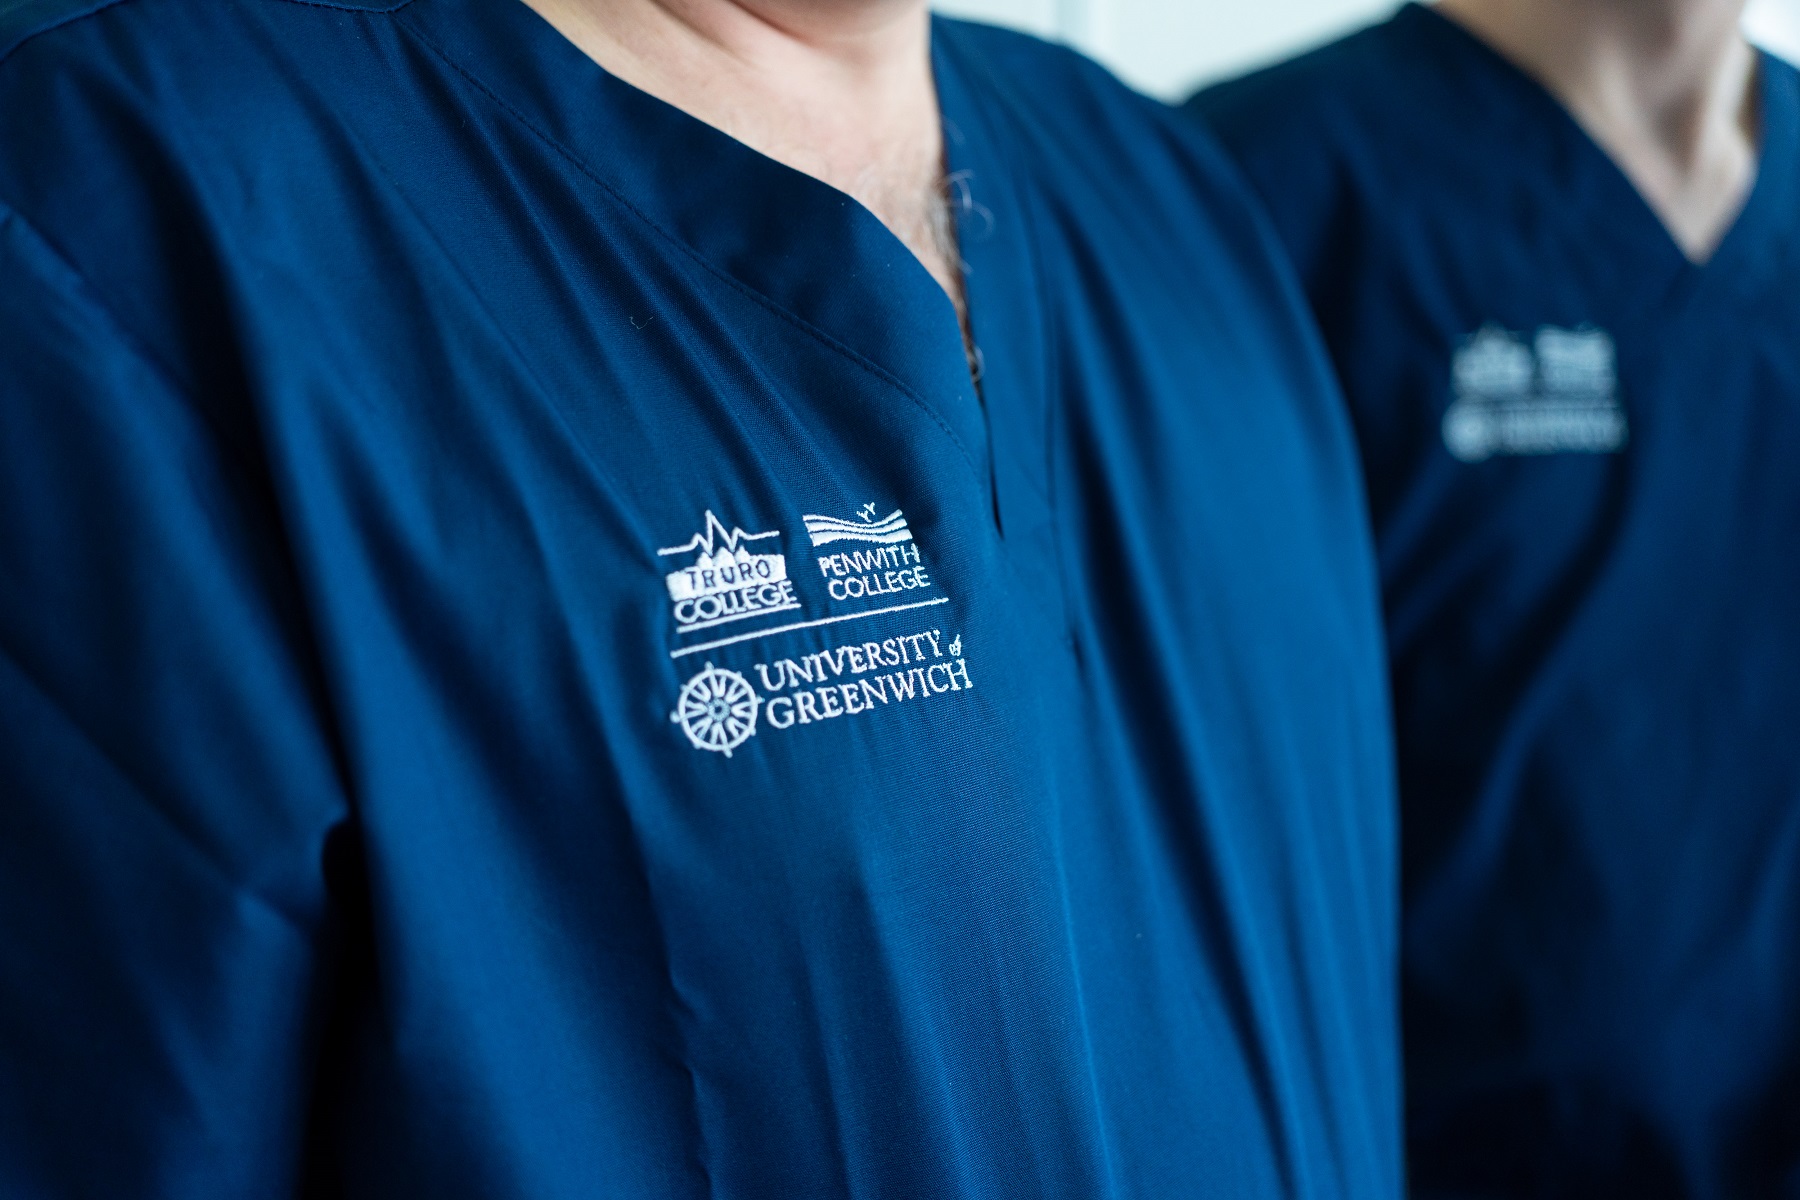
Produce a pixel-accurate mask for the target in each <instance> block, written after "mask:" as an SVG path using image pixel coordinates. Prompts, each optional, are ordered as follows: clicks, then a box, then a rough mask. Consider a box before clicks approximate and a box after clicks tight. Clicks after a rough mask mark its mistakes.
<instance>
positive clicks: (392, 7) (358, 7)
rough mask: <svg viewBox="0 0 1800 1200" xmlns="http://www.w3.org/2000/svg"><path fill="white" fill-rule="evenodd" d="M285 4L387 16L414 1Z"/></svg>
mask: <svg viewBox="0 0 1800 1200" xmlns="http://www.w3.org/2000/svg"><path fill="white" fill-rule="evenodd" d="M281 2H282V3H283V4H298V5H300V6H301V7H303V8H329V9H334V10H336V11H338V12H366V13H377V14H383V15H385V14H387V13H391V12H399V11H400V10H401V9H403V8H405V7H406V6H407V5H409V4H411V3H412V2H413V0H369V2H368V3H366V4H358V3H357V2H356V0H281Z"/></svg>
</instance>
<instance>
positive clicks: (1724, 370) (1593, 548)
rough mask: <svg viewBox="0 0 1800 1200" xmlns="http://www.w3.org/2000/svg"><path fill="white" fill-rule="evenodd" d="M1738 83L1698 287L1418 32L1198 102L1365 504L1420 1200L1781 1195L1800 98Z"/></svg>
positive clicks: (1689, 268)
mask: <svg viewBox="0 0 1800 1200" xmlns="http://www.w3.org/2000/svg"><path fill="white" fill-rule="evenodd" d="M1757 69H1758V72H1759V79H1758V84H1757V86H1758V89H1759V90H1758V98H1759V101H1760V103H1759V109H1760V114H1759V116H1760V119H1759V126H1760V144H1761V151H1760V164H1759V168H1758V174H1757V178H1756V181H1755V185H1754V189H1753V191H1752V192H1751V194H1750V196H1749V199H1748V201H1747V204H1746V206H1745V208H1744V209H1743V211H1742V213H1741V214H1740V215H1739V216H1738V218H1737V221H1736V224H1735V225H1734V226H1733V228H1732V229H1731V230H1730V232H1729V234H1728V235H1727V236H1726V238H1725V240H1724V242H1723V244H1722V245H1721V246H1720V247H1719V248H1718V250H1717V253H1716V254H1715V255H1713V257H1712V258H1711V260H1710V261H1709V262H1707V263H1706V264H1705V265H1704V266H1696V265H1694V264H1692V263H1690V262H1689V261H1688V260H1687V259H1686V258H1685V257H1684V255H1683V254H1682V252H1681V250H1680V249H1679V248H1678V247H1677V245H1676V244H1675V242H1674V241H1673V240H1672V239H1671V238H1670V236H1669V235H1668V233H1667V232H1666V231H1665V230H1664V228H1663V226H1662V225H1661V224H1660V222H1659V221H1658V219H1657V217H1656V216H1655V214H1654V213H1653V212H1652V210H1651V209H1650V208H1649V207H1648V206H1647V205H1646V204H1645V202H1644V201H1643V200H1642V199H1641V198H1640V197H1639V195H1638V193H1637V192H1636V191H1634V190H1633V188H1632V186H1631V184H1630V183H1629V182H1628V181H1627V179H1626V177H1625V176H1624V175H1623V174H1622V173H1621V172H1620V171H1619V169H1618V168H1617V167H1616V166H1615V165H1614V164H1613V162H1612V161H1611V160H1610V159H1609V158H1608V157H1607V156H1606V155H1605V154H1604V153H1603V152H1602V151H1601V149H1600V148H1599V147H1598V146H1597V145H1596V144H1595V143H1594V142H1593V141H1592V140H1591V139H1589V138H1588V136H1587V135H1586V134H1585V133H1584V132H1583V131H1582V130H1581V128H1580V127H1579V126H1578V125H1577V124H1576V123H1575V121H1574V120H1573V119H1572V118H1571V117H1570V116H1569V114H1568V113H1567V112H1566V111H1565V110H1564V109H1563V108H1561V107H1560V106H1559V105H1558V104H1557V103H1556V102H1555V101H1554V100H1553V99H1552V97H1551V96H1550V95H1549V93H1547V92H1546V91H1545V90H1544V89H1543V88H1542V87H1541V86H1540V85H1539V84H1538V83H1536V82H1535V81H1533V80H1532V79H1530V78H1528V77H1527V76H1526V75H1524V74H1523V73H1522V72H1520V71H1519V70H1517V69H1516V68H1515V67H1513V66H1512V65H1511V64H1509V63H1508V62H1507V61H1505V60H1503V59H1502V58H1501V57H1500V56H1498V55H1497V54H1495V53H1494V52H1493V51H1491V50H1490V49H1488V48H1487V46H1486V45H1485V44H1483V43H1482V42H1480V41H1478V40H1477V39H1475V38H1474V37H1472V36H1471V35H1469V34H1468V33H1466V32H1465V31H1463V30H1462V28H1461V27H1459V26H1457V25H1455V24H1453V23H1452V22H1450V21H1448V20H1446V19H1445V18H1443V17H1441V16H1439V15H1437V14H1436V13H1434V12H1431V11H1430V10H1428V9H1425V8H1421V7H1417V6H1409V7H1407V8H1405V9H1403V10H1402V11H1401V12H1400V13H1399V14H1398V15H1397V16H1395V17H1394V18H1393V19H1392V20H1391V21H1389V22H1387V23H1385V24H1382V25H1379V26H1376V27H1374V28H1372V29H1369V30H1366V31H1364V32H1361V33H1358V34H1356V35H1354V36H1352V37H1350V38H1348V39H1347V40H1344V41H1340V42H1338V43H1337V44H1335V45H1333V46H1330V47H1328V48H1326V49H1323V50H1320V51H1318V52H1316V53H1314V54H1311V55H1309V56H1306V57H1303V58H1301V59H1298V60H1295V61H1294V62H1291V63H1288V64H1286V65H1283V66H1279V67H1275V68H1273V69H1270V70H1267V71H1263V72H1260V73H1257V74H1254V75H1251V76H1249V77H1247V78H1245V79H1242V80H1238V81H1234V82H1231V83H1227V84H1224V85H1221V86H1218V87H1216V88H1213V89H1210V90H1208V91H1206V92H1204V93H1202V94H1201V95H1200V96H1198V97H1197V98H1195V100H1194V101H1193V102H1192V111H1193V114H1194V115H1197V116H1199V117H1201V118H1203V119H1204V120H1206V121H1207V122H1209V123H1210V124H1211V125H1212V126H1213V127H1214V128H1215V129H1216V130H1217V131H1218V132H1219V133H1221V134H1222V135H1223V137H1224V140H1225V142H1226V144H1227V146H1228V148H1229V149H1230V150H1231V152H1232V153H1233V155H1234V157H1235V158H1236V159H1237V160H1238V161H1239V162H1240V163H1241V164H1242V166H1243V167H1244V169H1245V170H1246V172H1247V173H1248V175H1249V176H1250V178H1251V179H1252V181H1253V182H1254V183H1255V185H1256V187H1257V189H1258V190H1259V191H1260V193H1261V194H1262V196H1263V198H1264V199H1265V200H1266V201H1267V202H1268V205H1269V209H1270V211H1271V213H1272V214H1273V215H1274V219H1275V223H1276V225H1277V227H1278V228H1279V230H1280V232H1281V236H1282V239H1283V240H1284V242H1285V243H1286V244H1287V246H1288V248H1289V250H1290V251H1291V252H1292V254H1293V256H1294V259H1295V261H1296V263H1297V264H1298V266H1299V269H1300V271H1301V273H1302V275H1303V277H1304V281H1305V287H1306V290H1307V293H1308V295H1309V298H1310V299H1311V302H1312V306H1313V310H1314V311H1315V313H1316V314H1317V316H1318V319H1319V322H1320V325H1321V327H1322V328H1323V330H1324V333H1325V338H1326V340H1327V343H1328V344H1329V347H1330V350H1331V353H1332V356H1333V358H1334V360H1335V361H1336V364H1337V367H1338V371H1339V374H1340V376H1341V378H1342V380H1343V383H1344V387H1345V391H1346V393H1347V396H1348V401H1349V404H1350V412H1351V416H1352V419H1353V421H1354V422H1355V426H1356V432H1357V436H1358V439H1359V442H1360V444H1361V448H1362V456H1363V461H1364V463H1365V465H1366V469H1367V474H1368V489H1369V496H1370V498H1371V507H1372V510H1373V517H1374V521H1375V529H1376V537H1377V543H1378V548H1379V553H1380V557H1381V571H1382V581H1383V587H1384V599H1385V606H1386V612H1387V623H1388V631H1389V637H1390V639H1391V643H1392V644H1391V649H1390V654H1391V659H1392V672H1393V688H1394V693H1395V704H1396V714H1397V715H1396V724H1397V734H1398V741H1399V752H1400V791H1401V803H1402V845H1403V853H1402V864H1403V867H1402V875H1403V879H1404V897H1405V899H1404V922H1405V923H1404V929H1405V934H1404V941H1403V960H1404V964H1405V974H1404V979H1405V982H1404V985H1403V993H1404V1012H1405V1033H1406V1050H1407V1097H1408V1100H1407V1104H1408V1118H1409V1135H1410V1162H1411V1173H1412V1180H1413V1184H1414V1192H1415V1194H1416V1195H1419V1196H1421V1197H1470V1196H1478V1197H1488V1196H1534V1197H1571V1198H1574V1197H1580V1198H1582V1200H1592V1198H1594V1197H1612V1196H1619V1197H1631V1198H1632V1200H1649V1198H1654V1197H1692V1198H1717V1200H1747V1198H1751V1197H1763V1198H1768V1197H1779V1198H1791V1197H1800V737H1797V736H1796V731H1797V730H1800V601H1797V599H1796V597H1800V555H1797V554H1796V552H1795V551H1796V547H1800V472H1797V471H1796V470H1795V464H1796V463H1800V290H1797V289H1796V288H1795V286H1794V283H1795V280H1796V279H1797V278H1800V74H1797V73H1796V71H1795V70H1794V68H1793V67H1791V66H1789V65H1788V64H1786V63H1784V62H1782V61H1780V60H1778V59H1775V58H1773V57H1770V56H1767V55H1763V56H1761V57H1760V59H1759V62H1758V64H1757Z"/></svg>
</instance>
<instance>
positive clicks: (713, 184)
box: [397, 0, 988, 488]
mask: <svg viewBox="0 0 1800 1200" xmlns="http://www.w3.org/2000/svg"><path fill="white" fill-rule="evenodd" d="M397 16H398V18H399V19H400V20H401V21H403V22H404V23H405V24H406V26H407V27H408V28H409V29H411V30H412V32H413V33H414V34H415V35H416V36H418V37H419V38H420V39H422V40H423V41H424V42H425V43H426V44H427V45H428V46H429V47H431V48H432V49H433V50H435V51H436V52H437V53H438V54H440V55H441V56H443V57H444V58H445V59H446V60H447V61H448V62H450V63H451V64H452V65H453V66H454V67H455V68H456V69H457V70H458V71H459V72H460V73H461V74H462V75H463V76H464V77H465V78H467V79H469V80H470V81H471V83H473V84H474V85H475V86H476V87H478V88H480V89H481V90H482V91H484V92H486V93H487V94H488V95H489V96H490V97H491V98H492V99H493V100H494V101H496V102H497V103H498V104H499V105H501V106H502V107H503V108H505V109H506V110H508V111H509V112H510V113H511V114H512V115H513V116H514V117H515V118H516V119H518V120H519V121H521V122H522V123H523V124H524V125H525V126H527V127H528V128H530V129H531V130H532V131H533V132H534V133H535V134H536V135H537V136H538V137H539V138H541V139H543V140H544V141H545V142H546V143H548V144H549V145H550V146H551V147H552V148H553V149H554V150H555V151H557V152H558V153H559V154H561V155H562V156H563V157H564V158H565V159H566V160H568V161H569V162H570V163H571V165H572V166H574V167H575V168H577V169H578V170H580V171H582V172H583V173H585V174H587V175H588V176H589V177H590V178H592V179H593V180H594V181H595V182H596V183H598V184H600V185H601V186H602V187H604V188H606V189H607V190H608V191H610V192H611V193H612V194H613V195H614V196H616V197H617V198H618V199H619V200H621V201H622V202H623V203H624V204H625V205H627V206H628V207H629V208H631V209H632V210H634V211H635V212H636V213H638V214H639V215H640V216H641V217H643V218H644V220H646V221H647V222H649V224H651V225H652V226H654V227H656V228H657V229H659V230H660V231H661V232H662V233H664V234H665V235H667V236H668V237H670V238H672V239H673V240H674V241H676V242H677V243H679V244H680V245H681V246H683V247H685V248H686V249H687V250H688V251H689V252H690V253H691V254H692V255H693V256H694V257H695V258H696V259H697V260H699V262H700V263H701V264H703V265H704V266H705V267H706V268H708V269H710V270H711V271H712V272H714V273H715V274H716V275H718V276H719V277H720V278H722V279H724V280H726V281H728V282H729V283H730V284H732V285H734V286H736V287H737V288H739V289H740V290H743V291H747V292H749V293H751V294H752V295H753V296H754V297H756V298H758V299H760V300H762V301H763V302H765V303H767V304H770V305H772V306H774V307H775V308H776V309H777V310H778V311H780V312H781V313H782V314H783V315H784V316H786V317H788V318H789V319H790V320H793V321H795V322H797V323H799V324H801V325H802V326H803V327H805V328H807V329H808V330H809V331H810V332H812V333H813V334H814V335H816V336H818V337H820V338H821V339H823V340H824V341H826V342H827V343H830V344H834V345H836V346H837V347H838V348H840V349H841V350H845V351H847V352H849V353H850V354H852V355H853V356H855V357H858V358H860V359H861V360H863V361H864V362H865V364H866V365H868V366H869V367H871V368H872V369H873V371H874V372H875V373H876V374H877V375H879V376H885V377H886V378H887V379H888V380H889V382H891V383H894V384H897V385H898V386H899V387H900V388H901V389H902V390H904V391H906V392H908V393H910V394H911V395H912V397H913V398H914V399H915V400H916V401H918V402H919V403H920V404H922V405H923V406H924V407H925V408H926V409H927V410H928V411H929V412H930V413H931V415H932V416H933V417H935V418H936V419H937V422H938V423H939V424H940V425H941V426H942V427H944V428H945V429H946V430H947V431H948V432H949V433H950V434H951V436H952V437H953V438H954V439H955V440H956V441H957V442H958V443H959V444H960V446H961V448H962V449H963V451H964V453H965V454H966V455H967V456H968V458H969V460H970V466H971V468H972V469H973V470H974V471H975V473H976V475H977V477H978V479H980V481H981V483H982V485H983V487H984V488H985V487H986V486H987V479H988V472H987V468H986V458H987V449H986V441H987V433H986V427H985V420H984V418H983V416H982V413H981V410H980V405H979V403H978V401H977V399H976V396H975V391H974V385H973V383H972V381H971V380H970V378H969V372H968V366H967V360H966V358H965V357H964V352H963V343H962V334H961V330H960V328H959V326H958V323H957V317H956V312H955V309H954V307H953V306H952V304H951V303H950V299H949V297H948V296H946V295H945V294H944V291H943V289H942V288H941V287H939V286H938V284H937V281H936V280H934V279H933V278H932V277H931V275H930V273H929V272H928V271H926V269H925V267H924V266H923V264H921V263H920V262H919V261H918V259H917V258H916V257H915V256H914V255H913V254H912V252H911V251H910V250H908V249H907V248H906V246H905V245H904V244H903V243H902V242H901V241H900V240H899V239H898V238H897V237H895V236H894V234H893V233H892V232H891V231H890V230H888V228H887V227H886V226H885V225H883V224H882V223H881V221H880V220H879V219H878V218H877V217H876V216H875V215H874V214H872V213H870V212H869V211H868V210H867V209H866V208H864V207H863V206H862V205H861V204H859V203H857V202H856V201H855V200H853V199H852V198H851V197H849V196H848V195H846V194H844V193H843V192H840V191H838V190H837V189H836V188H833V187H831V186H830V185H829V184H826V183H823V182H821V181H820V180H817V179H814V178H813V177H811V176H809V175H806V174H805V173H803V172H800V171H796V170H794V169H792V168H790V167H788V166H786V165H784V164H782V163H779V162H777V161H775V160H774V159H772V158H769V157H767V156H766V155H763V154H761V153H759V152H758V151H756V150H753V149H751V148H750V147H749V146H747V145H745V144H744V143H742V142H739V141H737V140H736V139H734V138H732V137H731V136H730V135H728V134H726V133H724V132H722V131H721V130H719V129H716V128H714V127H713V126H711V125H708V124H706V123H705V122H704V121H701V120H699V119H698V118H696V117H693V116H690V115H689V114H687V113H685V112H683V111H682V110H680V109H679V108H676V107H675V106H673V105H670V104H667V103H665V102H664V101H662V100H659V99H657V98H656V97H654V96H652V95H650V94H649V93H647V92H644V91H642V90H640V89H638V88H636V87H633V86H632V85H631V84H628V83H626V82H625V81H624V80H621V79H619V78H618V77H616V76H614V75H611V74H609V73H608V72H607V71H606V70H604V69H603V68H602V67H601V66H599V64H597V63H595V62H594V61H593V60H592V59H590V58H589V57H588V56H587V55H586V54H584V53H582V51H581V50H580V49H579V48H578V47H576V46H575V45H574V44H573V43H572V42H570V41H569V40H568V39H567V38H566V37H564V36H563V35H562V34H561V33H560V32H559V31H558V30H556V29H555V28H554V27H553V26H552V25H550V24H549V22H547V21H545V20H544V19H543V18H542V17H540V16H539V15H538V14H537V13H536V12H535V11H533V10H532V9H531V8H530V7H529V6H528V5H526V4H525V3H523V2H522V0H412V3H410V4H408V5H406V6H405V7H404V8H403V9H401V10H400V11H399V13H398V14H397ZM936 40H937V38H936V37H935V36H934V38H933V41H934V43H935V42H936ZM934 62H935V63H937V64H938V66H939V68H940V69H944V70H953V68H952V67H950V65H949V64H948V63H946V62H945V60H944V59H943V57H942V56H940V55H935V54H934ZM943 90H945V89H944V87H943V83H942V81H940V91H943ZM949 90H950V92H951V93H952V94H956V95H959V96H960V94H961V93H960V91H959V90H958V89H957V88H955V87H952V88H950V89H949ZM944 107H945V119H946V121H947V122H954V121H955V119H956V114H954V113H953V112H951V111H950V110H949V106H948V105H947V104H946V105H945V106H944Z"/></svg>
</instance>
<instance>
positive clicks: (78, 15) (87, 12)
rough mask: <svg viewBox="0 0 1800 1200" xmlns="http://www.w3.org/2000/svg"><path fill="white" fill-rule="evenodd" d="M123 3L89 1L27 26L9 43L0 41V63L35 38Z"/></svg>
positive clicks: (114, 0)
mask: <svg viewBox="0 0 1800 1200" xmlns="http://www.w3.org/2000/svg"><path fill="white" fill-rule="evenodd" d="M124 2H125V0H89V2H88V3H87V4H84V5H82V6H81V7H79V8H77V9H76V10H75V11H74V12H69V13H64V14H63V15H61V16H60V17H56V18H53V19H50V20H48V21H46V22H44V23H43V24H38V25H29V26H27V27H26V28H25V29H24V30H23V31H22V32H20V33H18V34H16V35H15V36H14V37H13V39H12V40H11V41H0V63H4V62H5V61H6V60H7V59H8V58H11V57H12V54H13V51H15V50H17V49H18V48H19V47H20V46H23V45H24V44H25V43H26V42H29V41H30V40H31V39H33V38H35V37H39V36H41V35H43V34H46V33H50V32H52V31H54V30H57V29H61V28H62V27H63V26H65V25H73V24H74V23H75V22H77V21H81V20H85V19H87V18H88V17H91V16H93V15H95V14H96V13H100V12H104V11H105V10H106V9H109V8H111V7H112V6H113V5H115V4H123V3H124Z"/></svg>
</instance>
